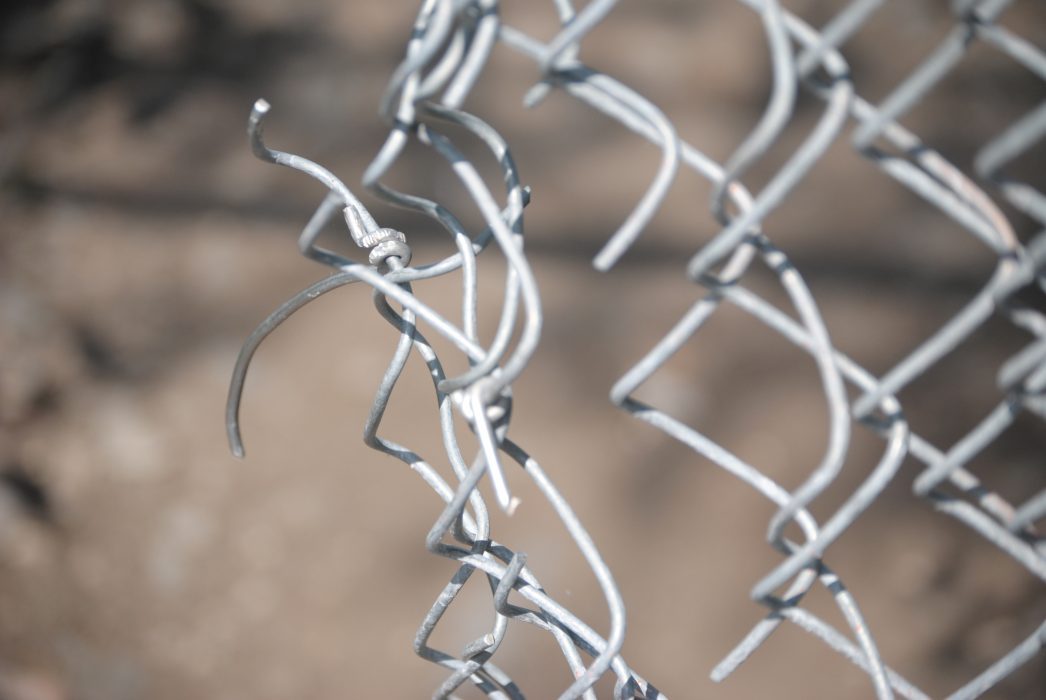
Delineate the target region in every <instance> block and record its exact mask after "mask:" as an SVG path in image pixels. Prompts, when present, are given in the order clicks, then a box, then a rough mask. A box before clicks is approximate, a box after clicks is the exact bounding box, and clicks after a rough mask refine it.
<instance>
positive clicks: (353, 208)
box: [247, 99, 411, 269]
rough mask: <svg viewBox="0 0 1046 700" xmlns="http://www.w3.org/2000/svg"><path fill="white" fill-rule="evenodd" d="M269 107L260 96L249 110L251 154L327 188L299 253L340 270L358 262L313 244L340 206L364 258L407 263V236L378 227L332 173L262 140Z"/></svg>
mask: <svg viewBox="0 0 1046 700" xmlns="http://www.w3.org/2000/svg"><path fill="white" fill-rule="evenodd" d="M270 109H271V106H270V105H269V103H268V102H267V101H265V100H261V99H260V100H257V101H256V102H255V103H254V107H253V108H252V109H251V116H250V119H249V120H248V122H247V136H248V138H249V139H250V143H251V150H252V151H253V152H254V155H255V156H257V157H258V158H259V159H261V160H264V161H266V162H268V163H276V164H277V165H284V166H287V167H288V168H293V169H294V170H297V171H299V172H303V173H305V174H306V175H308V176H310V177H312V178H314V179H316V180H319V181H320V182H321V183H323V185H324V186H325V187H326V188H327V189H328V190H329V192H328V193H327V196H326V197H325V198H324V200H323V202H321V203H320V206H319V207H317V209H316V212H315V213H314V214H313V215H312V218H311V219H309V223H307V224H306V225H305V228H304V229H303V230H302V233H301V236H300V237H299V239H298V248H299V249H300V250H301V252H302V253H303V254H304V255H305V256H307V257H309V258H312V259H313V260H316V261H318V262H321V263H323V264H325V265H330V266H331V267H336V268H339V269H344V268H346V267H347V266H351V265H355V264H357V263H355V262H353V261H352V260H350V259H349V258H346V257H345V256H343V255H339V254H338V253H335V252H333V251H331V250H327V249H325V248H321V247H319V246H317V245H316V239H317V238H318V237H319V235H320V232H321V231H322V230H323V228H324V226H326V225H327V223H328V222H329V221H330V220H331V217H332V216H333V215H334V212H335V211H337V210H338V209H339V208H341V209H342V213H343V214H344V216H345V223H346V224H347V225H348V227H349V233H350V234H351V235H352V240H353V241H354V242H355V243H356V245H358V246H359V247H360V248H369V249H370V253H369V255H368V256H367V260H368V262H369V263H370V264H371V265H374V266H375V267H380V266H382V265H385V264H386V263H387V261H388V260H389V258H393V257H395V258H399V261H400V264H401V265H402V266H403V267H406V266H407V265H409V264H410V258H411V250H410V246H408V245H407V237H406V236H404V235H403V234H402V233H401V232H400V231H397V230H395V229H391V228H381V227H379V226H378V223H377V222H376V221H375V220H374V217H373V216H371V214H370V212H368V211H367V208H366V207H364V206H363V203H362V202H360V200H359V199H357V198H356V195H354V194H353V193H352V191H351V190H350V189H349V188H348V187H347V186H346V185H345V183H344V182H342V181H341V180H340V179H339V178H338V177H337V176H336V175H335V174H334V173H332V172H331V171H330V170H327V169H326V168H324V167H323V166H322V165H319V164H317V163H314V162H313V161H311V160H309V159H308V158H303V157H302V156H298V155H295V154H293V153H286V152H284V151H277V150H275V149H272V148H269V147H268V146H266V145H265V142H264V140H263V139H262V127H263V123H264V121H265V117H266V115H267V114H268V113H269V110H270Z"/></svg>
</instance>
